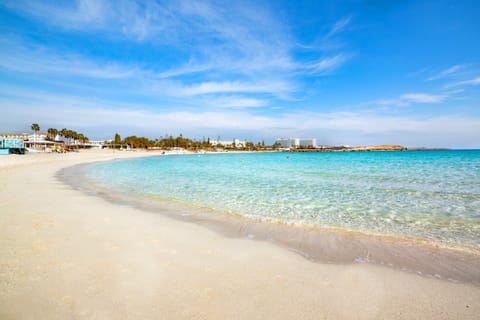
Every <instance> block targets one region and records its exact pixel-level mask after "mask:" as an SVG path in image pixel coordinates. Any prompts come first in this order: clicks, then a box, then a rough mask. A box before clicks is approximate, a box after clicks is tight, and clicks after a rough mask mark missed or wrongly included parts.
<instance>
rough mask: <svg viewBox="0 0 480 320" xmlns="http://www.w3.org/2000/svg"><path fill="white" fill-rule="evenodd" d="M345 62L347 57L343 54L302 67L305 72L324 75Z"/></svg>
mask: <svg viewBox="0 0 480 320" xmlns="http://www.w3.org/2000/svg"><path fill="white" fill-rule="evenodd" d="M346 60H347V57H346V55H345V54H337V55H335V56H333V57H328V58H324V59H321V60H319V61H317V62H314V63H310V64H306V65H304V68H305V70H307V72H311V73H315V74H325V73H327V72H329V71H332V70H334V69H336V68H338V67H340V66H341V65H342V64H343V63H345V61H346Z"/></svg>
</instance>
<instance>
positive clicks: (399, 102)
mask: <svg viewBox="0 0 480 320" xmlns="http://www.w3.org/2000/svg"><path fill="white" fill-rule="evenodd" d="M455 93H458V92H455V91H452V92H449V93H444V94H429V93H405V94H402V95H401V96H399V97H398V98H394V99H380V100H376V101H374V103H375V104H378V105H381V106H397V107H405V106H409V105H411V104H412V103H427V104H428V103H430V104H433V103H440V102H443V101H444V100H446V99H447V98H448V97H449V96H450V95H453V94H455Z"/></svg>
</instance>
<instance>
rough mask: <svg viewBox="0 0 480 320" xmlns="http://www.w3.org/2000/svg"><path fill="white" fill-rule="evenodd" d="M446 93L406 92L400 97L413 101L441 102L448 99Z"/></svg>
mask: <svg viewBox="0 0 480 320" xmlns="http://www.w3.org/2000/svg"><path fill="white" fill-rule="evenodd" d="M446 97H447V96H446V95H433V94H427V93H406V94H403V95H402V96H401V97H400V99H401V100H403V101H406V102H413V103H439V102H442V101H443V100H445V99H446Z"/></svg>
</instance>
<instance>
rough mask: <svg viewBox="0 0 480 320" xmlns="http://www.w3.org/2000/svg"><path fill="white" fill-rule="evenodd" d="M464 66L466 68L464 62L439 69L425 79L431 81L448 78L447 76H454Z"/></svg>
mask: <svg viewBox="0 0 480 320" xmlns="http://www.w3.org/2000/svg"><path fill="white" fill-rule="evenodd" d="M465 68H466V65H465V64H457V65H454V66H451V67H450V68H448V69H445V70H442V71H440V72H439V73H437V74H435V75H433V76H431V77H429V78H427V79H426V80H427V81H433V80H440V79H444V78H449V77H452V76H455V75H456V74H458V72H459V71H461V70H464V69H465Z"/></svg>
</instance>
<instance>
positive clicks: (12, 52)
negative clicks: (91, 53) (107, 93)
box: [0, 37, 140, 79]
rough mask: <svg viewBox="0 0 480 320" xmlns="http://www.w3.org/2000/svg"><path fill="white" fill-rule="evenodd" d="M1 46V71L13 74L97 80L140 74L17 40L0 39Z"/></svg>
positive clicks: (114, 64) (134, 69) (131, 69)
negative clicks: (27, 44) (28, 44)
mask: <svg viewBox="0 0 480 320" xmlns="http://www.w3.org/2000/svg"><path fill="white" fill-rule="evenodd" d="M15 40H17V41H15ZM0 47H1V48H2V50H1V51H0V68H1V69H4V70H9V71H11V72H21V73H30V74H40V75H50V76H51V75H57V76H78V77H87V78H98V79H121V78H132V77H134V76H138V75H139V73H140V70H139V68H138V67H136V66H125V65H121V64H118V63H116V62H110V61H94V60H91V59H85V58H84V57H82V56H80V55H78V54H72V53H63V54H61V53H58V52H55V51H52V50H51V49H49V48H47V47H45V46H40V45H37V46H26V45H24V44H22V43H21V42H20V41H19V40H18V39H8V38H5V37H3V38H0Z"/></svg>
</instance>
